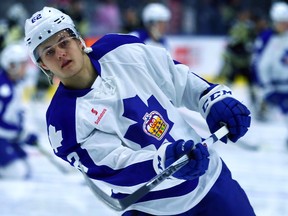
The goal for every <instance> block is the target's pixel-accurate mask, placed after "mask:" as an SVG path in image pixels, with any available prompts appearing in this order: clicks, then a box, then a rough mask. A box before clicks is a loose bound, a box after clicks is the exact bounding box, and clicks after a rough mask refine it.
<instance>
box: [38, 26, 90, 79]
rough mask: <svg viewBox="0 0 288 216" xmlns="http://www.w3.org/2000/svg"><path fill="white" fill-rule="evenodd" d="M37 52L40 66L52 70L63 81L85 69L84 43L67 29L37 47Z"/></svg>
mask: <svg viewBox="0 0 288 216" xmlns="http://www.w3.org/2000/svg"><path fill="white" fill-rule="evenodd" d="M37 54H38V56H39V64H40V66H41V67H42V68H43V69H45V70H50V71H52V72H53V73H54V74H55V75H56V76H57V77H58V78H59V79H60V80H61V81H64V80H67V79H70V78H72V77H74V76H75V75H77V74H78V73H79V72H81V71H82V70H83V64H84V55H83V54H84V51H83V45H82V43H81V42H80V40H78V39H76V38H75V37H73V36H71V35H70V34H69V33H68V32H67V31H65V30H64V31H61V32H59V33H57V34H55V35H54V36H52V37H51V38H49V39H48V40H47V41H45V42H44V43H42V44H41V45H40V46H39V47H38V48H37Z"/></svg>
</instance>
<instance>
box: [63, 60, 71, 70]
mask: <svg viewBox="0 0 288 216" xmlns="http://www.w3.org/2000/svg"><path fill="white" fill-rule="evenodd" d="M71 62H72V60H64V61H63V62H62V64H61V68H62V69H63V68H64V67H66V66H67V65H69V64H70V63H71Z"/></svg>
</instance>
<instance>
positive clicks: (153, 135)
mask: <svg viewBox="0 0 288 216" xmlns="http://www.w3.org/2000/svg"><path fill="white" fill-rule="evenodd" d="M123 104H124V113H123V116H124V117H126V118H129V119H131V120H133V121H135V122H136V123H135V124H133V125H130V127H129V128H128V130H127V132H126V134H125V136H124V137H125V138H126V139H129V140H131V141H133V142H136V143H138V144H140V145H141V146H142V148H143V147H145V146H148V145H150V144H154V145H155V146H156V148H158V147H159V146H160V145H161V144H162V143H163V140H164V139H166V140H168V141H171V142H173V141H174V139H173V138H172V137H171V135H170V134H169V132H170V130H171V128H172V126H173V122H172V121H170V120H169V118H168V115H167V111H166V110H165V109H164V108H163V107H162V105H161V104H160V103H159V102H158V101H157V99H156V98H155V97H154V96H153V95H152V96H151V97H150V98H149V99H148V101H147V105H146V104H145V103H144V102H143V101H142V100H141V99H140V97H139V96H138V95H136V96H135V97H133V98H128V99H124V100H123Z"/></svg>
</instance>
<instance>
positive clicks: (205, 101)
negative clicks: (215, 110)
mask: <svg viewBox="0 0 288 216" xmlns="http://www.w3.org/2000/svg"><path fill="white" fill-rule="evenodd" d="M207 91H209V92H208V93H207V94H205V95H203V96H202V97H201V98H200V102H199V107H200V113H201V115H202V116H203V117H204V118H206V116H207V114H208V113H209V110H210V107H211V106H212V105H213V104H214V103H216V102H217V101H219V100H222V99H224V98H225V97H232V91H231V90H230V89H229V88H228V87H224V86H222V85H217V86H215V87H214V86H213V87H212V88H211V89H210V88H208V90H207Z"/></svg>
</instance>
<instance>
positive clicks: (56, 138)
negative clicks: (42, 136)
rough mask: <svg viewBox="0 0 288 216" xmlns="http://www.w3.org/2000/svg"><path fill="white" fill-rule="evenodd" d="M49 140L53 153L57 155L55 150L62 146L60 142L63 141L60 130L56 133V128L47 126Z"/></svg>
mask: <svg viewBox="0 0 288 216" xmlns="http://www.w3.org/2000/svg"><path fill="white" fill-rule="evenodd" d="M49 140H50V143H51V146H52V148H53V150H54V151H55V153H57V152H58V150H57V148H59V147H61V146H62V144H61V142H62V140H63V137H62V132H61V130H59V131H56V128H55V127H54V126H52V125H49Z"/></svg>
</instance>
